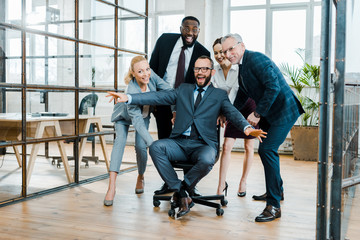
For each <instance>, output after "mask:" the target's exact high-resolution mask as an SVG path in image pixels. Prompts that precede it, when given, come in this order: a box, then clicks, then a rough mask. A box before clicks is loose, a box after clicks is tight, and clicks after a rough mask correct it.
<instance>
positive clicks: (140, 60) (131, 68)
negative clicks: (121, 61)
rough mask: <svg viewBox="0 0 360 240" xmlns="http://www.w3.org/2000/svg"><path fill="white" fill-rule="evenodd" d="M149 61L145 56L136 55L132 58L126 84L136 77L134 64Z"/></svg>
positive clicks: (125, 80)
mask: <svg viewBox="0 0 360 240" xmlns="http://www.w3.org/2000/svg"><path fill="white" fill-rule="evenodd" d="M142 61H147V60H146V58H145V57H144V56H136V57H133V59H131V63H130V67H129V71H128V72H127V74H126V75H125V78H124V82H125V84H126V85H128V84H129V82H130V81H131V80H132V79H133V78H134V75H133V74H132V73H133V72H134V65H135V64H136V63H138V62H142Z"/></svg>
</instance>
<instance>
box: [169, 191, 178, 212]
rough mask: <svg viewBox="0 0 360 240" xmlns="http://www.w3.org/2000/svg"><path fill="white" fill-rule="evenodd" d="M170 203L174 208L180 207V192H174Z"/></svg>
mask: <svg viewBox="0 0 360 240" xmlns="http://www.w3.org/2000/svg"><path fill="white" fill-rule="evenodd" d="M170 205H171V206H172V207H173V208H178V207H179V206H180V195H179V192H174V194H173V196H172V197H171V199H170Z"/></svg>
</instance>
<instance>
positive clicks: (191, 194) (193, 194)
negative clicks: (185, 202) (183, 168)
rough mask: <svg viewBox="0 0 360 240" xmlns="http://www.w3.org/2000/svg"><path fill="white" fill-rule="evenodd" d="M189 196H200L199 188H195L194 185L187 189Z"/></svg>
mask: <svg viewBox="0 0 360 240" xmlns="http://www.w3.org/2000/svg"><path fill="white" fill-rule="evenodd" d="M189 196H190V197H200V196H201V193H200V192H199V190H197V188H196V187H194V189H193V190H191V191H189Z"/></svg>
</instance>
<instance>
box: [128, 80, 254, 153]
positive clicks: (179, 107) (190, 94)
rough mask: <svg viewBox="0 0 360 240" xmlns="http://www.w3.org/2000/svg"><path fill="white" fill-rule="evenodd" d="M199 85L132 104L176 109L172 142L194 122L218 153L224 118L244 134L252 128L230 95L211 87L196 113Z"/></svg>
mask: <svg viewBox="0 0 360 240" xmlns="http://www.w3.org/2000/svg"><path fill="white" fill-rule="evenodd" d="M194 90H195V84H188V83H183V84H181V85H180V86H179V87H178V88H176V89H172V90H168V91H159V92H148V93H142V94H131V97H132V100H131V104H150V105H174V104H175V105H176V120H175V124H174V128H173V129H172V132H171V135H170V138H176V137H178V136H180V135H181V134H182V133H183V132H185V131H186V130H187V129H188V128H189V127H190V126H191V125H192V123H193V122H194V123H195V125H196V128H197V129H198V131H199V134H200V136H201V137H202V139H204V141H205V142H206V143H207V144H208V145H209V146H210V147H213V148H214V149H217V147H218V144H219V143H218V141H217V132H216V124H217V118H218V116H219V115H220V114H223V115H225V116H226V118H227V119H229V120H230V121H231V122H232V123H233V124H234V125H235V126H237V127H238V128H239V129H240V130H241V131H243V130H244V128H245V127H246V126H248V125H250V124H249V123H248V122H247V121H246V119H245V118H244V117H243V116H242V115H241V113H240V112H239V111H238V110H237V109H236V108H235V107H234V106H233V105H232V104H231V102H230V100H229V98H228V96H227V93H226V91H224V90H222V89H219V88H215V87H214V86H213V85H212V84H210V86H209V88H208V89H207V90H206V92H205V94H204V97H203V98H202V100H201V102H200V104H199V106H198V107H197V108H196V111H194Z"/></svg>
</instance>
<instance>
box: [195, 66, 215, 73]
mask: <svg viewBox="0 0 360 240" xmlns="http://www.w3.org/2000/svg"><path fill="white" fill-rule="evenodd" d="M200 70H201V72H203V73H206V72H207V71H209V70H213V68H209V67H194V72H196V73H198V72H200Z"/></svg>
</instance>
